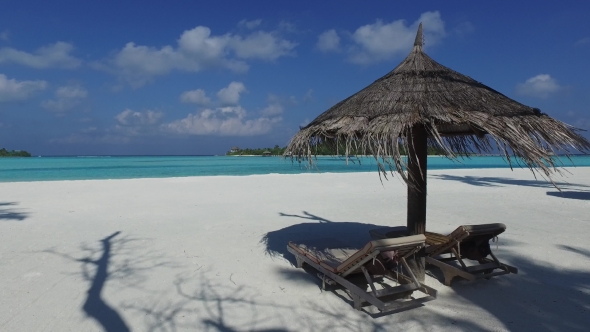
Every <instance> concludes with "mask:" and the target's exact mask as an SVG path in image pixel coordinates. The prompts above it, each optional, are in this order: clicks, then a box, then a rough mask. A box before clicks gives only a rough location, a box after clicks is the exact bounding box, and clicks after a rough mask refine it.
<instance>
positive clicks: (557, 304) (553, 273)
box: [261, 212, 590, 331]
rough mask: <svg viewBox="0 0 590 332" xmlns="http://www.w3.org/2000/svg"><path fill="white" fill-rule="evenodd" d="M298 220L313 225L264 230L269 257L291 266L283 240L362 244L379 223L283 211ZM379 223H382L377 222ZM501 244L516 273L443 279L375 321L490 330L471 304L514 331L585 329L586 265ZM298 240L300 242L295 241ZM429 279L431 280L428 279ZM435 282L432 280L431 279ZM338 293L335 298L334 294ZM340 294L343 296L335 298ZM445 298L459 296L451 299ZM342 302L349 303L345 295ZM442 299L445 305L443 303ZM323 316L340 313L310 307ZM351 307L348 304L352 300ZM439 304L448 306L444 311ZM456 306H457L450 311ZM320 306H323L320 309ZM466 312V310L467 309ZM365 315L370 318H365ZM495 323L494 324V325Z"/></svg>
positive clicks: (290, 275)
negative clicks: (424, 297)
mask: <svg viewBox="0 0 590 332" xmlns="http://www.w3.org/2000/svg"><path fill="white" fill-rule="evenodd" d="M283 216H288V217H298V218H302V219H308V220H314V221H316V222H315V223H310V222H306V223H302V224H296V225H292V226H289V227H285V228H283V229H280V230H276V231H273V232H269V233H267V234H266V235H265V236H264V237H263V239H262V241H261V242H262V243H264V244H265V245H266V248H265V249H266V252H267V253H268V254H269V255H270V256H271V257H273V256H275V257H277V256H279V257H280V256H282V257H284V258H285V259H287V260H289V262H291V264H293V265H295V262H294V257H292V256H293V255H292V254H291V253H289V252H288V251H287V250H286V246H287V243H288V242H289V241H294V240H295V239H297V238H298V239H300V240H299V241H301V242H314V241H321V239H322V238H323V237H340V238H342V239H343V242H344V243H351V244H352V245H353V246H354V245H357V246H358V245H360V246H362V245H363V244H365V243H366V242H367V241H368V240H369V236H368V231H369V230H370V229H374V228H377V227H380V226H378V225H372V224H362V223H354V222H333V221H330V220H329V219H326V218H323V217H318V216H315V215H313V214H311V213H308V212H303V214H302V215H285V214H283ZM381 227H382V226H381ZM501 241H502V244H501V246H503V247H504V248H501V249H502V250H501V253H499V254H498V256H499V259H500V260H504V261H506V262H507V263H508V264H511V265H513V266H516V267H517V268H518V269H519V273H518V274H517V275H512V274H511V275H506V276H499V277H494V278H492V279H490V280H476V281H474V282H469V281H466V280H462V279H460V278H456V279H454V281H453V285H452V287H451V288H448V287H447V286H444V285H443V284H442V282H441V283H440V284H439V285H438V286H435V288H437V289H439V290H441V291H442V290H445V291H446V292H442V293H439V300H437V301H433V302H430V303H429V305H426V306H424V307H422V308H421V309H417V310H409V311H407V312H405V313H403V314H401V313H400V314H399V315H395V314H394V315H387V316H383V317H380V316H378V315H376V316H374V318H375V319H378V320H375V321H374V322H375V323H378V324H379V326H381V327H386V326H397V325H398V324H400V323H404V321H405V322H408V321H412V322H413V323H414V326H415V325H422V327H423V329H425V330H428V329H430V328H431V327H432V324H433V323H435V325H437V326H439V327H444V328H449V329H464V330H482V329H484V330H485V329H491V328H493V326H491V325H486V324H489V323H490V321H489V319H486V320H481V317H477V316H476V315H475V316H474V314H473V311H471V313H469V314H467V313H466V312H465V313H464V314H462V313H461V311H460V310H461V309H460V308H461V307H467V308H469V307H472V306H475V307H476V308H478V309H477V310H483V311H485V312H487V313H489V315H490V316H492V317H494V318H495V319H496V320H497V321H499V323H500V324H501V325H502V327H501V328H506V329H508V330H514V331H525V330H527V331H547V330H550V331H585V330H587V327H588V326H589V325H590V307H589V306H588V303H590V271H589V270H588V269H566V268H563V267H558V266H554V265H552V264H551V263H546V262H544V261H541V260H538V259H535V258H532V257H525V256H523V255H522V254H520V252H519V248H520V247H521V246H522V245H523V243H521V242H518V241H508V240H506V239H504V240H501ZM295 242H298V241H295ZM550 250H558V252H557V253H554V255H552V256H553V257H561V256H565V255H572V254H571V253H574V254H576V257H577V258H578V259H582V260H584V259H586V260H587V259H589V258H590V250H588V249H586V248H582V247H573V246H565V245H561V246H557V247H556V248H555V249H550ZM439 272H440V271H439V270H438V269H436V268H434V267H432V268H429V270H428V273H427V275H428V276H430V277H431V278H435V279H438V280H442V276H441V275H440V273H439ZM277 273H279V274H280V275H281V278H282V279H283V280H285V281H289V282H292V283H315V284H316V285H318V287H320V285H321V281H320V280H319V279H318V278H315V277H314V274H313V272H312V273H310V272H309V271H307V272H306V271H304V270H301V269H294V268H291V269H289V268H283V269H279V270H278V271H277ZM431 282H432V281H431ZM434 282H435V283H436V281H434ZM336 296H339V295H338V294H336ZM339 297H341V296H339ZM445 297H458V299H457V300H451V301H452V302H448V301H445ZM341 298H342V299H343V301H345V302H350V301H349V300H348V299H346V298H343V297H341ZM442 302H446V303H445V304H441V303H442ZM309 305H310V306H315V307H316V309H317V310H319V311H322V312H323V313H324V314H325V315H330V316H334V317H342V313H341V312H339V311H338V310H341V309H338V310H328V308H326V307H321V306H319V305H314V302H313V301H311V303H310V304H309ZM350 305H351V307H350V310H354V309H353V308H352V304H350ZM441 306H444V307H448V308H450V309H451V310H444V309H443V308H442V307H441ZM454 308H456V310H459V311H458V312H454V311H453V310H454ZM320 309H321V310H320ZM467 310H469V309H467ZM367 317H369V316H367ZM493 324H494V325H495V326H497V323H493Z"/></svg>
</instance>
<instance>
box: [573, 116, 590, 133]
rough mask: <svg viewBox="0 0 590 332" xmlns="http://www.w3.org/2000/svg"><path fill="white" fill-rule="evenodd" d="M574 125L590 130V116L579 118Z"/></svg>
mask: <svg viewBox="0 0 590 332" xmlns="http://www.w3.org/2000/svg"><path fill="white" fill-rule="evenodd" d="M574 126H575V127H577V128H580V129H584V130H590V119H589V118H579V119H577V120H576V122H574Z"/></svg>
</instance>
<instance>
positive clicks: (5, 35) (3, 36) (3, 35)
mask: <svg viewBox="0 0 590 332" xmlns="http://www.w3.org/2000/svg"><path fill="white" fill-rule="evenodd" d="M0 40H3V41H9V40H10V31H8V30H4V31H2V32H0Z"/></svg>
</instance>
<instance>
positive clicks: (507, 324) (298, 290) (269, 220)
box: [0, 167, 590, 331]
mask: <svg viewBox="0 0 590 332" xmlns="http://www.w3.org/2000/svg"><path fill="white" fill-rule="evenodd" d="M568 171H569V172H571V174H566V175H567V176H566V177H559V176H557V177H555V180H556V181H557V182H558V183H559V185H560V187H561V189H562V192H561V193H560V192H559V191H558V190H557V189H555V188H554V187H553V186H552V185H551V184H549V183H547V182H545V181H544V180H542V179H540V180H539V181H537V180H535V179H534V177H533V174H532V173H531V172H530V171H528V170H522V169H516V170H515V171H510V170H509V169H487V170H482V169H474V170H438V171H431V172H430V174H429V184H428V222H427V229H428V230H430V231H438V232H446V231H450V230H453V229H454V228H456V227H457V226H459V225H461V224H483V223H495V222H502V223H505V224H506V225H507V230H506V232H505V233H503V234H502V235H500V237H499V243H498V248H497V249H496V246H495V244H493V247H492V248H493V250H494V252H495V253H496V254H497V256H498V257H499V258H500V259H501V260H503V261H505V262H506V263H508V264H511V265H513V266H516V267H517V268H518V269H519V274H517V275H507V276H500V277H496V278H493V279H491V280H478V281H476V282H468V281H464V280H461V279H455V280H454V283H453V287H452V288H451V287H447V286H444V285H443V284H442V282H441V281H439V280H438V279H436V278H435V277H436V276H437V274H436V271H435V270H433V271H434V273H431V272H427V277H426V283H427V284H428V285H429V286H431V287H434V288H435V289H437V290H438V299H437V300H435V301H431V302H427V303H426V304H425V305H424V306H422V307H419V308H415V309H412V310H407V311H403V312H399V313H395V314H390V315H384V316H381V317H372V316H370V315H368V314H367V313H364V312H359V311H356V310H354V309H353V308H352V305H351V302H350V301H349V299H347V298H345V297H343V296H341V294H342V293H334V292H331V291H326V292H321V288H320V285H321V281H320V280H319V279H318V278H316V277H315V276H313V275H311V274H308V273H306V272H305V271H304V270H303V269H297V268H296V267H294V266H293V264H292V262H293V260H294V258H293V256H292V255H291V254H290V253H288V252H287V250H286V245H287V241H289V240H296V239H297V238H302V237H314V236H317V237H325V236H326V235H332V236H338V237H340V238H342V240H343V241H353V242H355V241H356V242H359V241H360V242H366V241H368V240H369V235H368V230H369V229H372V228H377V227H381V226H397V225H405V217H406V187H405V185H404V184H403V183H402V182H401V181H400V180H399V179H398V178H395V177H394V178H390V179H389V181H384V182H383V184H382V183H381V182H380V180H379V177H378V175H377V173H346V174H324V173H322V174H300V175H261V176H256V175H253V176H235V177H230V176H219V177H190V178H164V179H134V180H88V181H55V182H21V183H2V184H0V299H1V301H0V331H100V330H105V331H126V330H132V331H398V330H400V331H457V330H463V331H477V330H482V331H588V329H589V327H590V240H589V237H588V236H589V235H590V168H589V167H585V168H584V167H581V168H568ZM339 294H340V296H339Z"/></svg>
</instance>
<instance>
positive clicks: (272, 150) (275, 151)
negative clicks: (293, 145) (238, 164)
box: [225, 145, 287, 156]
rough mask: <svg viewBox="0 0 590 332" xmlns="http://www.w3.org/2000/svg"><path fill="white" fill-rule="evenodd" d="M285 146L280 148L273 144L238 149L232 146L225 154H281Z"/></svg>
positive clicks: (285, 148)
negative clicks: (266, 146)
mask: <svg viewBox="0 0 590 332" xmlns="http://www.w3.org/2000/svg"><path fill="white" fill-rule="evenodd" d="M285 150H287V147H284V148H281V147H280V146H278V145H275V147H274V148H257V149H249V148H246V149H240V148H239V147H237V146H234V147H233V148H231V150H229V151H228V152H227V153H226V154H225V155H226V156H282V155H283V153H285Z"/></svg>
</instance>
